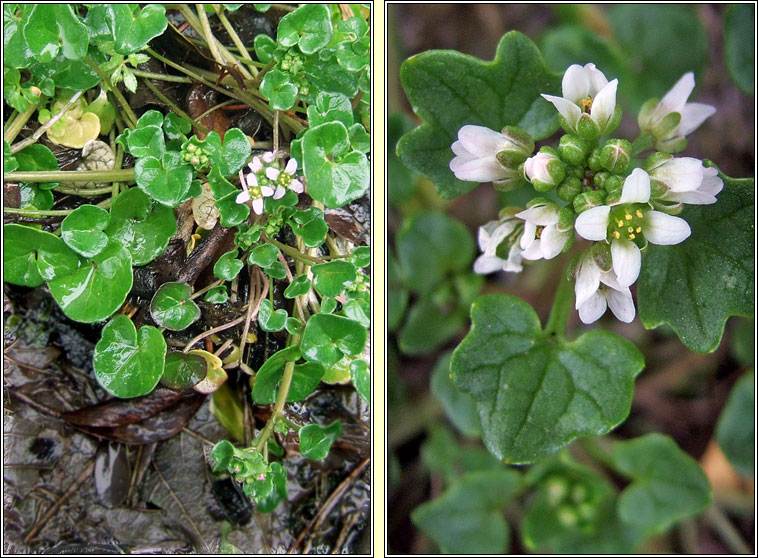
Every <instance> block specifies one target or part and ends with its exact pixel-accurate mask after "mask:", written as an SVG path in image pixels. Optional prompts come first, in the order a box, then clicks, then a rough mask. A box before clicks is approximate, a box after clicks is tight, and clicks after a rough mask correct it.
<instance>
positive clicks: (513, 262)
mask: <svg viewBox="0 0 758 558" xmlns="http://www.w3.org/2000/svg"><path fill="white" fill-rule="evenodd" d="M521 260H522V258H521V250H519V248H518V245H517V244H516V243H514V244H513V246H512V247H511V251H510V252H509V253H508V261H507V262H505V265H504V266H503V271H512V272H514V273H519V272H520V271H521V270H522V269H523V267H522V265H521Z"/></svg>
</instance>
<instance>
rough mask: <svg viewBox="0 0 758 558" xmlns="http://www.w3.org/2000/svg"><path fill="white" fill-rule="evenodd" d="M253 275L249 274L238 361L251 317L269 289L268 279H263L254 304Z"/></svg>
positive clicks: (254, 315) (242, 353) (243, 350)
mask: <svg viewBox="0 0 758 558" xmlns="http://www.w3.org/2000/svg"><path fill="white" fill-rule="evenodd" d="M253 277H254V275H253V274H252V273H251V274H250V293H249V295H248V303H247V316H245V327H244V328H243V330H242V339H240V361H241V360H242V359H243V358H244V356H245V343H247V334H248V332H249V331H250V322H251V321H252V320H253V317H256V316H257V315H258V310H259V309H260V307H261V301H262V300H263V299H264V298H266V294H267V293H268V289H269V282H268V280H266V279H264V281H265V283H264V284H263V290H262V291H261V294H260V296H258V297H256V300H255V304H253V298H252V296H253Z"/></svg>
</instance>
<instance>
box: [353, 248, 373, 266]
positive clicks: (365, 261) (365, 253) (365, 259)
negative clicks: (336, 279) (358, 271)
mask: <svg viewBox="0 0 758 558" xmlns="http://www.w3.org/2000/svg"><path fill="white" fill-rule="evenodd" d="M350 261H351V262H353V265H354V266H355V267H357V268H363V267H368V266H370V265H371V246H357V247H356V248H355V249H354V250H353V251H352V252H350Z"/></svg>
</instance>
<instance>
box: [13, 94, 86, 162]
mask: <svg viewBox="0 0 758 558" xmlns="http://www.w3.org/2000/svg"><path fill="white" fill-rule="evenodd" d="M82 93H84V92H83V91H77V92H76V93H74V95H73V96H72V97H71V98H70V99H69V100H68V103H66V104H65V105H63V108H62V109H61V110H60V111H59V112H58V113H57V114H56V115H55V116H53V117H52V118H51V119H50V120H48V121H47V122H45V123H44V124H43V125H42V126H40V127H39V128H37V131H36V132H34V133H33V134H32V135H31V136H29V137H28V138H26V139H24V140H21V141H20V142H18V143H14V144H13V145H11V153H18V152H19V151H21V150H22V149H23V148H24V147H29V146H30V145H32V144H33V143H35V142H36V141H37V140H38V139H39V138H41V137H42V134H44V133H45V132H47V131H48V130H49V129H50V127H51V126H52V125H53V124H55V123H56V122H58V120H60V119H61V118H62V117H63V115H64V114H66V112H67V111H68V109H70V108H71V107H72V106H74V103H75V102H76V101H78V100H79V97H81V96H82Z"/></svg>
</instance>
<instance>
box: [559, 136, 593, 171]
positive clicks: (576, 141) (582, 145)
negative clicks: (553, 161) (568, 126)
mask: <svg viewBox="0 0 758 558" xmlns="http://www.w3.org/2000/svg"><path fill="white" fill-rule="evenodd" d="M591 150H592V145H591V144H590V142H588V141H587V140H585V139H583V138H581V137H579V136H576V135H574V134H565V135H563V136H561V139H560V143H559V144H558V154H559V155H560V156H561V159H563V161H565V162H566V163H568V164H570V165H581V164H582V163H583V162H584V159H585V157H587V154H588V153H589V152H590V151H591Z"/></svg>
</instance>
